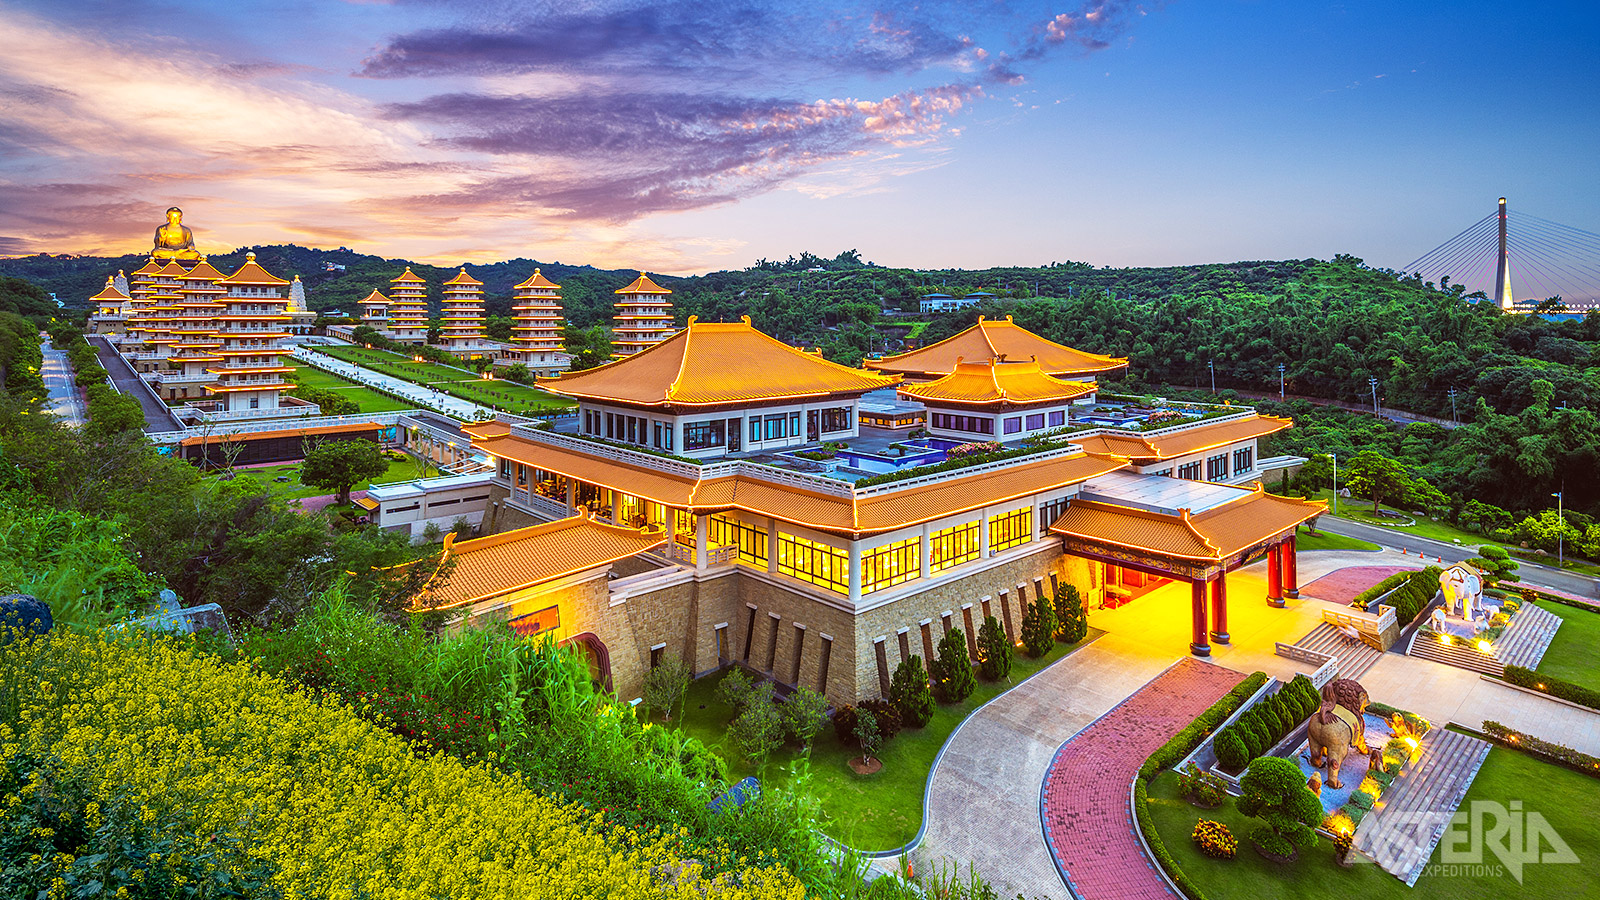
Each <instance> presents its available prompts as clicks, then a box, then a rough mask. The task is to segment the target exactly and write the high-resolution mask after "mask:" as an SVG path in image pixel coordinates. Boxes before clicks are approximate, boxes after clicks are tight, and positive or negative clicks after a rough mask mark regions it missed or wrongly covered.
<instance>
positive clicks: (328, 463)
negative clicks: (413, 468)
mask: <svg viewBox="0 0 1600 900" xmlns="http://www.w3.org/2000/svg"><path fill="white" fill-rule="evenodd" d="M387 471H389V461H388V460H386V459H384V458H383V453H381V452H380V451H379V450H378V445H377V444H375V443H373V442H372V441H325V442H323V443H320V444H317V445H316V446H314V447H312V448H311V449H310V450H309V451H307V452H306V458H305V462H304V463H303V464H301V467H300V482H301V483H302V484H309V485H311V486H312V487H320V488H327V489H329V490H332V491H336V492H338V494H339V502H340V503H349V502H350V489H351V488H353V487H355V486H356V485H358V484H360V483H361V482H363V481H370V480H372V479H374V478H377V477H378V476H379V475H382V474H384V473H385V472H387Z"/></svg>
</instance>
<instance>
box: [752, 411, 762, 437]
mask: <svg viewBox="0 0 1600 900" xmlns="http://www.w3.org/2000/svg"><path fill="white" fill-rule="evenodd" d="M759 440H761V417H760V416H751V417H750V441H751V443H754V442H756V441H759Z"/></svg>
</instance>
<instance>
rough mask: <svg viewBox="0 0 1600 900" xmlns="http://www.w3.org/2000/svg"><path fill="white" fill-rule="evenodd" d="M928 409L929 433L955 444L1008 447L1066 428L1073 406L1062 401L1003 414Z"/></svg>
mask: <svg viewBox="0 0 1600 900" xmlns="http://www.w3.org/2000/svg"><path fill="white" fill-rule="evenodd" d="M924 405H925V406H927V408H928V423H927V426H926V427H927V429H928V433H929V434H931V435H933V436H935V437H942V438H948V439H950V440H954V441H973V442H976V443H981V442H984V441H997V442H999V443H1002V444H1009V443H1011V442H1013V441H1020V440H1023V439H1025V438H1030V437H1033V436H1035V435H1039V434H1043V433H1045V432H1047V431H1054V430H1056V429H1058V428H1065V427H1067V424H1068V423H1069V422H1070V421H1071V420H1072V417H1071V413H1070V410H1071V407H1072V403H1071V402H1069V401H1063V402H1061V403H1057V404H1052V405H1049V406H1037V407H1028V408H1026V409H1012V410H1006V411H1003V412H987V411H981V410H966V409H961V408H959V407H955V406H934V405H933V403H932V402H931V401H924Z"/></svg>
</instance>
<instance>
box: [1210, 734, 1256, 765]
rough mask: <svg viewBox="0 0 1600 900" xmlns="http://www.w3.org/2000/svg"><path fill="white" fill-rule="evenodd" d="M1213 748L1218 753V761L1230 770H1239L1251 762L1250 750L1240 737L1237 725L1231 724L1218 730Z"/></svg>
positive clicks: (1212, 744) (1212, 743)
mask: <svg viewBox="0 0 1600 900" xmlns="http://www.w3.org/2000/svg"><path fill="white" fill-rule="evenodd" d="M1211 749H1212V750H1213V751H1214V752H1215V753H1216V754H1217V762H1220V763H1222V765H1223V767H1224V768H1226V769H1228V770H1230V771H1234V772H1237V771H1238V770H1240V769H1242V768H1244V767H1245V765H1246V764H1248V763H1249V762H1250V751H1249V750H1247V749H1246V748H1245V745H1244V741H1242V740H1240V739H1239V734H1238V730H1237V728H1236V727H1233V726H1230V727H1228V728H1224V729H1222V730H1221V731H1220V732H1218V733H1217V736H1216V737H1215V738H1212V739H1211Z"/></svg>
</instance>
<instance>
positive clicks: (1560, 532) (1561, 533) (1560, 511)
mask: <svg viewBox="0 0 1600 900" xmlns="http://www.w3.org/2000/svg"><path fill="white" fill-rule="evenodd" d="M1565 493H1566V488H1562V489H1561V490H1559V491H1556V492H1555V493H1554V494H1551V495H1550V496H1552V497H1554V498H1556V518H1558V519H1560V520H1561V527H1560V528H1559V529H1557V530H1556V565H1558V566H1560V567H1561V568H1563V569H1565V568H1566V567H1567V546H1566V540H1567V513H1566V508H1565V507H1564V506H1563V505H1562V504H1563V503H1565V502H1566V498H1565V497H1563V496H1561V495H1562V494H1565Z"/></svg>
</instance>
